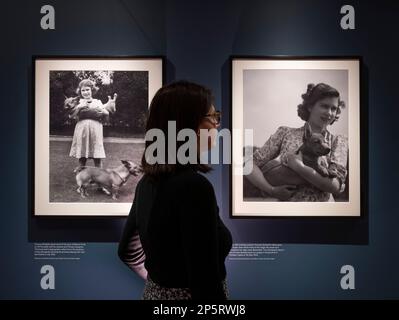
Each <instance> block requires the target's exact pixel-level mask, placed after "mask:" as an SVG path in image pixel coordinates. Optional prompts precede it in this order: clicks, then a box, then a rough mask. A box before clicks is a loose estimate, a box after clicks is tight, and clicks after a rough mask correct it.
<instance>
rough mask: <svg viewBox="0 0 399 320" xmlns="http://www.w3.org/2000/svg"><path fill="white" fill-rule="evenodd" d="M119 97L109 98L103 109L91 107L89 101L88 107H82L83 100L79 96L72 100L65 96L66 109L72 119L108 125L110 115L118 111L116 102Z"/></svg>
mask: <svg viewBox="0 0 399 320" xmlns="http://www.w3.org/2000/svg"><path fill="white" fill-rule="evenodd" d="M117 96H118V95H117V94H116V93H115V94H114V96H113V98H112V99H111V97H110V96H108V101H107V103H106V104H104V107H103V108H100V107H89V104H90V102H89V101H86V104H87V105H82V104H80V102H81V100H82V99H81V98H80V97H79V96H77V97H70V98H68V97H66V96H65V101H64V109H65V110H67V112H68V116H69V118H71V119H76V120H83V119H92V120H97V121H99V122H102V123H108V122H109V115H110V114H113V113H115V111H116V106H115V100H116V98H117Z"/></svg>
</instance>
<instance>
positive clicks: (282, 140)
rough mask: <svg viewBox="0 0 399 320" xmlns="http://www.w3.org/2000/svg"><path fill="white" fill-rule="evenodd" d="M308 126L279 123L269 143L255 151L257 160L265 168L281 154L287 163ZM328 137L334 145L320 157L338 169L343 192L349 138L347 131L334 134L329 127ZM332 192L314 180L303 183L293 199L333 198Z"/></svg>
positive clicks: (325, 163)
mask: <svg viewBox="0 0 399 320" xmlns="http://www.w3.org/2000/svg"><path fill="white" fill-rule="evenodd" d="M304 132H305V126H303V127H301V128H289V127H279V128H278V129H277V131H276V132H275V133H274V134H272V135H271V136H270V138H269V139H268V140H267V141H266V143H265V144H264V145H263V146H262V147H261V148H259V149H257V150H256V151H255V152H254V153H253V157H252V158H253V161H254V164H255V165H257V166H258V167H259V168H260V169H261V170H262V167H263V166H264V165H265V164H266V163H267V162H268V161H270V160H272V159H274V158H276V157H278V156H281V161H282V163H283V164H285V165H287V155H288V154H292V153H295V152H296V151H297V150H298V149H299V147H300V146H301V145H302V143H303V135H304ZM325 137H326V139H327V141H328V144H329V147H330V149H331V151H330V153H329V154H328V155H326V156H322V157H320V159H319V162H320V164H321V165H322V166H323V167H325V168H329V169H330V170H334V172H335V174H336V177H337V179H338V180H339V182H340V184H341V189H340V192H343V191H344V190H345V180H346V176H347V159H348V139H347V137H346V136H343V135H336V136H334V135H332V134H331V133H330V132H329V131H326V134H325ZM331 199H332V197H331V194H330V193H328V192H324V191H321V190H319V189H317V188H316V187H315V186H313V185H311V184H306V185H300V186H298V189H297V190H296V191H295V193H294V194H293V195H292V197H291V198H290V199H289V201H302V202H310V201H317V202H321V201H331Z"/></svg>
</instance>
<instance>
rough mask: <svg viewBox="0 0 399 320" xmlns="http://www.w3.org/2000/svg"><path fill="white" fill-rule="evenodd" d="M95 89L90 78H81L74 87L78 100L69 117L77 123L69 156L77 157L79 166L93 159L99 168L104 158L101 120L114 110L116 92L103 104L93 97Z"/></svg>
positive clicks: (96, 89)
mask: <svg viewBox="0 0 399 320" xmlns="http://www.w3.org/2000/svg"><path fill="white" fill-rule="evenodd" d="M97 91H98V88H97V87H96V86H95V84H94V82H93V81H91V80H90V79H85V80H82V81H81V82H80V83H79V85H78V88H77V89H76V93H77V94H78V95H79V102H78V105H77V106H76V107H75V108H74V111H73V113H72V115H71V117H73V118H75V119H76V120H77V123H76V126H75V131H74V133H73V139H72V145H71V150H70V153H69V156H71V157H75V158H78V159H79V165H80V166H85V165H86V162H87V159H93V161H94V165H95V166H96V167H99V168H101V167H102V159H103V158H105V151H104V142H103V124H102V122H101V120H102V119H104V118H105V117H106V116H108V115H109V114H110V111H111V112H112V111H113V112H115V101H116V94H115V95H114V98H113V99H111V97H108V102H107V103H106V104H105V105H103V104H102V102H101V100H98V99H93V95H94V94H96V92H97Z"/></svg>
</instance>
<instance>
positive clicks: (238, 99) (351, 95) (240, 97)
mask: <svg viewBox="0 0 399 320" xmlns="http://www.w3.org/2000/svg"><path fill="white" fill-rule="evenodd" d="M273 69H274V70H284V69H286V70H347V72H348V101H345V102H346V104H347V105H348V110H347V117H348V119H347V121H348V146H349V150H350V152H349V168H350V169H349V173H348V174H349V181H350V183H349V199H348V201H347V202H283V201H273V202H262V201H244V198H243V175H242V172H241V173H240V170H234V168H238V167H240V165H241V164H242V161H243V160H242V158H243V155H242V151H243V147H244V144H243V139H244V138H243V137H240V138H239V139H233V142H232V149H233V150H232V155H233V166H232V173H231V177H232V181H231V191H232V197H231V199H232V202H231V204H232V207H231V216H232V217H246V216H247V217H272V216H280V217H284V216H315V217H317V216H353V217H356V216H360V213H361V212H360V211H361V188H360V187H361V181H360V178H361V173H360V79H359V77H360V76H359V69H360V61H359V59H347V60H346V59H337V60H334V59H331V60H328V59H320V60H318V59H314V60H313V59H309V60H307V59H295V58H293V59H280V60H278V59H267V58H265V59H250V58H248V59H246V58H237V59H235V58H233V59H232V129H233V132H234V131H235V130H237V132H244V125H243V121H244V120H243V119H244V76H243V75H244V71H245V70H273ZM304 89H305V90H306V86H304ZM299 99H300V97H298V103H300V100H299ZM293 111H295V110H293ZM233 137H235V136H234V135H233ZM241 166H242V165H241Z"/></svg>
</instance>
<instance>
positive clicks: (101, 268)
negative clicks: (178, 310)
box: [0, 0, 399, 299]
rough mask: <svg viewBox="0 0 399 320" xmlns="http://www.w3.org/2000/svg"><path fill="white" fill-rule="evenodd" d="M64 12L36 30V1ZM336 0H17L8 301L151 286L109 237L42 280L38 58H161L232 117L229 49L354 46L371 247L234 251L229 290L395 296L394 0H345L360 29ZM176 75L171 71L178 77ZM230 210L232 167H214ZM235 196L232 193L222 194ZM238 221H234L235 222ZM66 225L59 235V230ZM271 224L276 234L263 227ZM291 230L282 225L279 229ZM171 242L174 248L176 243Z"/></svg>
mask: <svg viewBox="0 0 399 320" xmlns="http://www.w3.org/2000/svg"><path fill="white" fill-rule="evenodd" d="M43 4H52V5H54V7H55V9H56V30H54V31H42V30H41V29H40V25H39V22H40V13H39V11H40V7H41V5H43ZM343 4H348V3H346V2H345V3H344V2H341V1H328V2H327V1H300V2H297V1H227V0H223V1H222V0H221V1H182V0H179V1H155V0H153V1H148V0H147V1H131V0H129V1H128V0H125V1H94V0H93V1H84V2H83V1H48V2H47V1H12V2H8V3H7V4H6V5H5V13H6V14H4V15H3V16H2V21H1V26H2V28H1V32H2V42H3V44H4V45H2V67H3V68H2V70H3V72H4V75H3V77H1V80H0V81H1V88H2V93H3V94H2V97H3V108H2V111H3V121H2V125H1V126H0V133H1V135H2V137H3V146H4V147H3V154H4V156H3V157H2V158H1V160H0V161H1V162H0V163H1V168H3V172H4V173H3V175H2V177H3V179H4V182H3V186H2V192H1V200H2V203H3V208H2V210H1V212H2V216H3V222H2V223H1V224H0V232H1V240H2V241H1V242H0V243H1V244H0V249H1V251H2V252H3V259H2V260H1V264H0V268H1V270H0V271H1V272H0V274H1V275H0V282H1V283H2V285H1V290H0V298H35V299H61V298H67V299H81V298H82V299H137V298H139V297H140V294H141V290H142V286H143V283H142V282H141V281H140V280H139V279H138V277H136V276H135V275H133V274H132V273H131V272H129V270H128V269H127V268H125V267H124V266H123V265H121V263H120V262H119V261H118V259H117V257H116V244H115V243H89V244H87V247H86V251H87V253H86V254H85V255H84V256H83V257H82V259H81V260H80V261H74V262H63V261H58V262H56V263H52V264H53V265H54V267H55V269H56V279H57V280H56V281H57V283H56V290H55V291H50V292H49V291H43V290H41V289H40V287H39V281H40V274H39V270H40V266H41V265H42V263H40V262H35V261H34V260H33V245H32V244H30V243H28V223H27V216H28V214H27V210H28V206H27V200H28V195H29V193H28V192H29V188H28V180H27V176H28V165H27V163H28V108H29V107H30V106H32V104H31V92H30V91H31V89H30V86H31V82H30V81H31V73H30V72H31V69H30V68H31V57H32V55H36V54H38V55H165V56H166V57H167V59H168V60H169V61H170V63H171V65H173V68H172V70H173V73H174V75H173V77H172V78H176V79H180V78H185V79H190V80H193V81H197V82H200V83H203V84H205V85H207V86H209V87H210V88H212V89H213V91H214V94H215V100H216V101H215V102H216V104H217V105H218V106H220V108H221V109H222V110H223V112H224V114H225V115H226V117H225V120H224V122H223V126H228V123H227V121H226V119H228V115H229V105H228V104H226V101H228V99H226V96H228V92H227V91H228V88H229V80H228V79H226V76H225V74H224V73H223V70H225V68H226V64H228V57H229V56H230V55H232V54H233V55H312V56H314V55H328V56H331V55H360V56H363V59H364V63H365V65H366V67H367V70H368V88H369V92H368V94H367V99H368V108H369V123H368V126H367V131H366V132H367V138H368V141H369V192H368V194H366V195H365V196H366V197H367V198H368V201H369V243H368V245H317V244H312V245H309V244H289V245H285V246H284V248H285V252H283V253H282V254H280V255H279V256H278V257H277V260H276V261H274V262H270V261H256V262H255V261H242V262H237V261H228V262H227V268H228V274H229V280H228V282H229V285H230V293H231V297H232V298H233V299H234V298H237V299H274V298H288V299H291V298H303V299H311V298H319V299H325V298H327V299H328V298H348V299H356V298H393V297H396V298H398V296H399V275H398V274H397V270H398V267H399V257H398V256H399V253H398V250H397V243H398V242H399V238H398V235H397V226H398V224H399V216H398V214H397V212H399V210H398V209H399V208H398V204H397V202H396V201H395V200H396V197H397V194H398V193H397V189H398V188H397V181H398V178H399V177H398V175H399V170H398V169H397V167H396V166H397V163H398V161H397V160H396V159H397V157H398V150H397V145H398V143H397V141H396V137H397V133H396V131H397V129H396V128H397V119H398V115H399V112H398V111H397V106H398V104H397V97H396V92H397V90H396V88H397V79H396V75H397V74H398V71H399V70H398V69H399V63H398V61H397V60H396V59H397V57H398V56H399V52H398V51H399V50H398V49H399V45H398V44H397V42H396V37H395V33H396V32H395V31H396V30H398V27H399V23H398V21H397V15H398V12H399V6H398V4H394V2H388V1H386V2H384V1H379V2H378V3H377V1H374V2H369V3H366V2H365V1H362V2H351V3H350V4H352V5H354V7H355V9H356V28H357V29H356V30H354V31H343V30H341V29H340V27H339V18H340V14H339V10H340V7H341V5H343ZM172 78H171V77H169V78H168V79H169V80H170V79H172ZM209 178H210V180H211V181H212V183H213V184H214V186H215V190H216V194H217V197H218V201H219V206H220V208H221V213H222V216H223V219H224V220H225V222H226V224H228V225H229V226H230V228H231V230H232V232H233V235H234V238H235V240H236V242H240V237H241V235H240V234H239V233H237V230H238V229H239V228H238V227H237V225H238V224H237V221H234V222H232V221H229V220H228V210H229V206H228V192H229V187H228V185H226V179H225V175H224V171H223V169H222V167H221V166H216V167H215V170H214V171H213V172H212V173H211V174H210V176H209ZM226 199H227V200H226ZM238 222H239V221H238ZM59 232H62V228H61V227H60V230H59ZM265 232H268V230H267V228H266V229H265ZM282 232H284V230H282ZM171 249H173V248H171ZM344 264H351V265H353V266H354V267H355V269H356V290H354V291H343V290H341V289H340V287H339V280H340V274H339V269H340V267H341V266H342V265H344Z"/></svg>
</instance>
